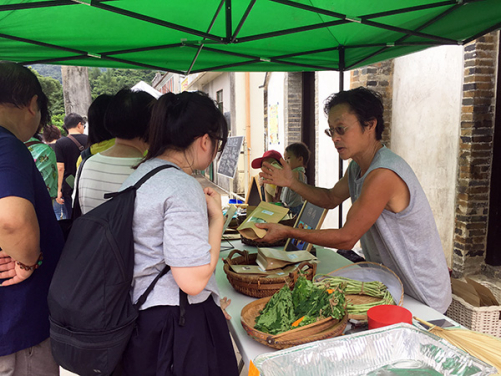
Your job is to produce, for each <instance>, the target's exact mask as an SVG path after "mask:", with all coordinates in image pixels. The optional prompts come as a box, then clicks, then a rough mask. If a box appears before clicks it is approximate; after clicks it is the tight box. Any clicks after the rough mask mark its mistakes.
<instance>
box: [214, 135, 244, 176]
mask: <svg viewBox="0 0 501 376" xmlns="http://www.w3.org/2000/svg"><path fill="white" fill-rule="evenodd" d="M243 141H244V136H236V137H228V141H227V142H226V146H225V147H224V150H223V154H222V155H221V159H220V160H219V165H218V168H217V173H218V174H221V175H224V176H227V177H229V178H231V179H234V178H235V174H236V173H237V166H238V157H239V156H240V149H242V142H243Z"/></svg>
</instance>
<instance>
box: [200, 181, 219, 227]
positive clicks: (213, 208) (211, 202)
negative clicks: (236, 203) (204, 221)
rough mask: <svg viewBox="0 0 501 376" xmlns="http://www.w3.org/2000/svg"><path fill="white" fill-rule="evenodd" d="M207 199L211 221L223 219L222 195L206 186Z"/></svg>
mask: <svg viewBox="0 0 501 376" xmlns="http://www.w3.org/2000/svg"><path fill="white" fill-rule="evenodd" d="M204 193H205V201H206V202H207V213H208V215H209V221H212V220H217V219H221V220H223V210H222V207H221V195H220V194H219V193H217V192H216V191H215V190H214V189H212V188H210V187H206V188H204Z"/></svg>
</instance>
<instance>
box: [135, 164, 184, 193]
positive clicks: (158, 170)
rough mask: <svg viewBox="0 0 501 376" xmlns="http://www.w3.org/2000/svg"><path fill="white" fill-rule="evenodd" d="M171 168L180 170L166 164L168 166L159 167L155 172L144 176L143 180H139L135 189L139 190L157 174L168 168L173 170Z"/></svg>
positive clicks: (152, 171)
mask: <svg viewBox="0 0 501 376" xmlns="http://www.w3.org/2000/svg"><path fill="white" fill-rule="evenodd" d="M171 167H174V168H177V169H178V170H179V167H176V166H173V165H167V164H166V165H162V166H158V167H156V168H154V169H153V170H151V171H150V172H148V173H147V174H146V175H144V176H143V177H142V178H141V179H139V180H138V181H137V183H136V184H134V188H136V189H139V187H141V186H142V185H143V184H144V183H145V182H146V180H148V179H149V178H151V177H152V176H153V175H155V174H156V173H158V172H160V171H162V170H165V169H166V168H171Z"/></svg>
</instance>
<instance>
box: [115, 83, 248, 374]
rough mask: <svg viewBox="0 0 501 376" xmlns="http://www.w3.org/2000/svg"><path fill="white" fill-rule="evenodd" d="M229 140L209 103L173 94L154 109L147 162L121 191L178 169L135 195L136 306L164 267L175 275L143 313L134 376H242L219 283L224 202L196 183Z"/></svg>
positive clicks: (132, 348)
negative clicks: (146, 177) (196, 174)
mask: <svg viewBox="0 0 501 376" xmlns="http://www.w3.org/2000/svg"><path fill="white" fill-rule="evenodd" d="M227 137H228V128H227V124H226V120H225V118H224V116H223V114H222V113H221V112H220V111H219V109H218V108H217V106H216V104H215V103H214V101H213V100H211V99H210V98H209V97H208V96H207V95H205V94H203V93H200V92H183V93H181V94H172V93H168V94H165V95H163V96H162V97H160V98H159V100H158V102H157V103H156V104H155V105H154V107H153V110H152V116H151V120H150V133H149V150H148V154H147V155H146V157H145V158H144V161H143V162H142V163H141V164H140V165H139V166H138V168H137V169H136V171H135V172H133V173H132V175H130V176H129V178H128V179H127V180H126V181H125V183H124V184H123V186H122V189H125V188H127V187H129V186H131V185H133V184H134V183H136V182H137V181H138V180H139V179H141V178H142V177H143V176H144V175H146V174H147V173H148V172H149V171H151V170H153V169H155V168H157V167H159V166H163V165H170V166H172V167H171V168H166V169H163V170H161V171H160V172H158V173H157V174H155V175H154V176H152V177H151V178H150V179H149V180H147V181H146V182H145V183H144V184H143V185H142V186H141V188H140V189H139V190H138V191H137V196H136V201H135V212H134V221H133V233H134V243H135V248H134V251H135V266H134V281H133V288H132V299H133V302H134V303H136V302H137V300H138V299H139V297H140V296H141V294H143V292H144V291H145V290H146V288H147V287H148V286H149V285H150V283H151V282H152V281H153V279H154V278H155V277H156V276H157V275H158V274H159V273H160V271H161V270H162V269H164V267H165V266H166V265H169V266H170V271H169V272H168V273H167V274H166V275H164V276H163V277H162V278H160V279H159V280H158V282H157V283H156V285H155V287H154V288H153V290H152V291H151V293H150V294H149V295H148V298H147V300H146V302H145V303H144V304H143V305H142V306H141V308H140V313H139V318H138V320H137V330H136V331H135V332H134V333H133V335H132V338H131V340H130V342H129V346H128V348H127V350H126V352H125V354H124V357H123V359H124V360H123V369H124V373H125V374H126V375H134V376H136V375H145V376H148V375H177V376H182V375H207V376H211V375H214V376H216V375H228V376H232V375H235V376H237V375H238V369H237V363H236V358H235V353H234V350H233V346H232V342H231V338H230V335H229V332H228V327H227V324H226V320H225V318H224V315H223V313H222V310H221V308H220V307H219V291H218V287H217V284H216V280H215V276H214V269H215V267H216V264H217V261H218V258H219V251H220V246H221V235H222V229H223V223H224V220H223V214H222V210H221V198H220V196H219V194H218V193H217V192H215V191H214V190H212V189H211V188H205V189H202V187H201V186H200V184H199V183H198V181H197V180H196V179H195V178H194V177H193V176H192V174H193V173H194V171H195V170H204V169H206V168H207V167H208V166H209V165H210V164H211V162H212V161H213V160H214V158H215V157H216V155H217V152H218V151H219V150H222V149H223V148H224V146H225V143H226V139H227ZM183 296H184V299H185V301H184V302H183ZM186 297H187V299H186Z"/></svg>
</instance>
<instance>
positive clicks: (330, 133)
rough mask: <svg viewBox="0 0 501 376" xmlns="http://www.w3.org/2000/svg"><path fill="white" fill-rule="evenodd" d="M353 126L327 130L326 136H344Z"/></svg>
mask: <svg viewBox="0 0 501 376" xmlns="http://www.w3.org/2000/svg"><path fill="white" fill-rule="evenodd" d="M350 127H351V125H349V126H348V127H342V126H337V127H335V128H327V129H326V130H325V134H326V135H327V136H329V137H331V138H332V137H334V135H335V134H336V133H337V134H338V135H339V136H343V135H344V134H345V133H346V130H347V129H348V128H350Z"/></svg>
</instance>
